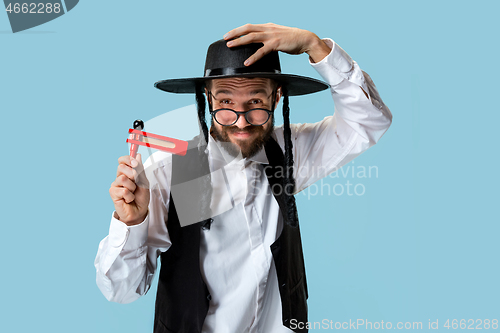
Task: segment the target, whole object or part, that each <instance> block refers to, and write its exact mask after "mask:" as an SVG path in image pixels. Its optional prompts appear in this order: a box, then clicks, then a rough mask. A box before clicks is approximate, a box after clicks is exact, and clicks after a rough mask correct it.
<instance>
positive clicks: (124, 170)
mask: <svg viewBox="0 0 500 333" xmlns="http://www.w3.org/2000/svg"><path fill="white" fill-rule="evenodd" d="M120 175H125V176H127V177H128V178H129V179H131V180H133V181H135V177H136V176H137V172H136V171H135V170H134V169H133V168H132V167H130V166H128V165H126V164H123V163H122V164H119V165H118V168H117V169H116V177H118V176H120Z"/></svg>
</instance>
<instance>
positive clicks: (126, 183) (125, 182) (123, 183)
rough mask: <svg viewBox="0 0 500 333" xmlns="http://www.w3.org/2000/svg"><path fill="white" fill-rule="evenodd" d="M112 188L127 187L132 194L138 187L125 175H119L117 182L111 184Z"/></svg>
mask: <svg viewBox="0 0 500 333" xmlns="http://www.w3.org/2000/svg"><path fill="white" fill-rule="evenodd" d="M111 186H114V187H125V188H126V189H127V190H129V191H130V192H132V193H134V192H135V189H136V188H137V185H136V184H135V183H134V182H133V181H131V180H130V179H129V178H128V177H127V176H125V175H119V176H118V177H116V179H115V181H114V182H113V183H112V184H111Z"/></svg>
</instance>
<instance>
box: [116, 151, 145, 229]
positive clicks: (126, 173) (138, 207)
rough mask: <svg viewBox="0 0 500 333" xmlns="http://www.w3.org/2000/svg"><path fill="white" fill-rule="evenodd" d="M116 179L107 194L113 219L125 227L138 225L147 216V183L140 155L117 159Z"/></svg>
mask: <svg viewBox="0 0 500 333" xmlns="http://www.w3.org/2000/svg"><path fill="white" fill-rule="evenodd" d="M118 163H119V164H118V169H117V172H116V179H115V181H114V182H113V183H112V184H111V187H110V189H109V194H110V196H111V199H112V200H113V203H114V205H115V218H117V219H118V220H120V221H122V222H123V223H125V224H127V225H129V226H130V225H135V224H139V223H141V222H142V221H144V219H145V218H146V216H147V213H148V205H149V182H148V179H147V178H146V175H145V173H144V166H143V165H142V161H141V155H140V154H137V158H135V159H134V158H133V157H130V156H128V155H126V156H122V157H120V158H119V159H118Z"/></svg>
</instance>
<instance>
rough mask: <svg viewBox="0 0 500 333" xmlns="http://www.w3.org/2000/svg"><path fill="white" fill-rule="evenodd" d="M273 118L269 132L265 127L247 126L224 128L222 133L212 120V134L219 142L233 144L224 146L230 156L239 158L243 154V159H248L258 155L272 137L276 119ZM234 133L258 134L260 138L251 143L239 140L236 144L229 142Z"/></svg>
mask: <svg viewBox="0 0 500 333" xmlns="http://www.w3.org/2000/svg"><path fill="white" fill-rule="evenodd" d="M272 118H273V120H272V124H271V126H269V128H268V129H267V130H265V129H264V127H263V126H247V127H245V128H244V129H241V128H238V127H237V126H222V131H220V132H219V130H218V129H217V128H216V127H215V126H214V125H213V119H212V126H211V128H210V133H211V134H212V135H213V137H214V138H215V140H217V141H220V142H229V143H231V144H230V145H224V148H225V150H227V151H228V153H229V154H230V155H232V156H237V155H238V154H239V153H240V152H241V155H242V156H243V158H248V157H252V156H254V155H255V154H257V153H258V152H259V151H260V150H261V149H262V147H264V145H265V144H266V142H267V140H269V138H270V137H271V133H272V132H273V130H274V117H272ZM234 132H247V133H250V134H251V135H252V134H254V133H258V136H257V137H256V138H255V139H254V140H253V141H250V142H247V141H243V140H241V141H240V140H237V142H238V144H235V143H233V142H231V141H230V140H229V133H234Z"/></svg>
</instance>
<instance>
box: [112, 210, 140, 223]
mask: <svg viewBox="0 0 500 333" xmlns="http://www.w3.org/2000/svg"><path fill="white" fill-rule="evenodd" d="M148 211H149V210H148ZM148 211H146V213H145V214H144V215H143V216H140V217H138V218H136V219H133V220H127V219H122V218H120V215H118V213H117V212H116V211H115V212H114V215H113V217H114V218H115V219H117V220H118V221H120V222H122V223H124V224H126V225H127V226H129V227H131V226H134V225H138V224H141V223H142V222H144V220H145V219H146V217H147V216H148Z"/></svg>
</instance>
